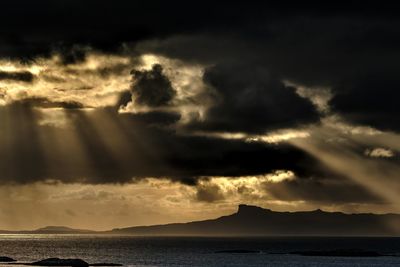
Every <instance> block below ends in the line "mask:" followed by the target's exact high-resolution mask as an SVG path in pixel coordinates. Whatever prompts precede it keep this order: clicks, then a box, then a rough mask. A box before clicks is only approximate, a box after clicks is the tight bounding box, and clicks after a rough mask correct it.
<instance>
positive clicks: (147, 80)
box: [131, 64, 176, 107]
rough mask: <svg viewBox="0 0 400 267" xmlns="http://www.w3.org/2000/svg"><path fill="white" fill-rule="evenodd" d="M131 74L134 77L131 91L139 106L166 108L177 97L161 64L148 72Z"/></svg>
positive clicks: (133, 71) (135, 71) (138, 71)
mask: <svg viewBox="0 0 400 267" xmlns="http://www.w3.org/2000/svg"><path fill="white" fill-rule="evenodd" d="M131 74H132V76H133V84H132V86H131V90H132V94H133V98H134V102H135V104H137V105H147V106H150V107H159V106H165V105H168V104H169V103H170V102H171V101H172V99H173V98H174V96H175V95H176V91H175V89H174V88H172V85H171V82H170V81H169V79H168V77H166V76H165V75H164V74H163V68H162V66H161V65H160V64H155V65H153V66H152V68H151V70H148V71H146V70H144V71H140V70H132V71H131Z"/></svg>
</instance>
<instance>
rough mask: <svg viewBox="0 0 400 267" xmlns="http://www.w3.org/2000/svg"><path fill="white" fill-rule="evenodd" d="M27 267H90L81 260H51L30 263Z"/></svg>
mask: <svg viewBox="0 0 400 267" xmlns="http://www.w3.org/2000/svg"><path fill="white" fill-rule="evenodd" d="M26 265H32V266H71V267H88V266H89V264H88V263H87V262H86V261H84V260H81V259H59V258H49V259H45V260H41V261H36V262H32V263H28V264H26Z"/></svg>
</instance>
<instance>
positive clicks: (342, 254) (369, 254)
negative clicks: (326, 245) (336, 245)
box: [289, 249, 386, 257]
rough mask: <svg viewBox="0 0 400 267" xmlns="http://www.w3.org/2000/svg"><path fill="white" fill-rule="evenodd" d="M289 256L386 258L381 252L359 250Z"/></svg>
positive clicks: (304, 252) (301, 252)
mask: <svg viewBox="0 0 400 267" xmlns="http://www.w3.org/2000/svg"><path fill="white" fill-rule="evenodd" d="M289 254H295V255H301V256H325V257H382V256H386V255H384V254H381V253H379V252H375V251H368V250H359V249H337V250H308V251H293V252H290V253H289Z"/></svg>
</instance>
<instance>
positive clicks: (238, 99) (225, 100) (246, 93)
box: [189, 63, 318, 133]
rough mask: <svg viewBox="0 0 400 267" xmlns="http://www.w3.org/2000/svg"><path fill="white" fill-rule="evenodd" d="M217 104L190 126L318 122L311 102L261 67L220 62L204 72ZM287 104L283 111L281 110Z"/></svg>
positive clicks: (248, 128)
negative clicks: (221, 63) (214, 93)
mask: <svg viewBox="0 0 400 267" xmlns="http://www.w3.org/2000/svg"><path fill="white" fill-rule="evenodd" d="M204 80H205V83H206V84H208V85H209V86H211V87H212V88H213V89H214V90H215V91H216V94H217V98H218V100H217V104H216V105H214V106H212V107H210V108H209V110H207V112H206V113H205V116H204V119H202V120H201V121H199V122H198V123H196V122H194V123H193V124H192V125H190V124H189V127H193V128H194V129H196V128H197V129H198V130H203V131H204V130H206V131H217V132H248V133H250V132H266V131H268V130H273V129H277V128H286V127H295V126H298V125H301V124H304V123H311V122H316V121H318V114H317V112H316V110H315V108H314V107H313V105H312V104H311V102H310V101H308V100H307V99H304V98H302V97H300V96H299V95H297V94H296V91H295V88H293V87H290V86H285V85H284V84H283V82H282V81H280V80H279V78H278V77H276V76H274V74H273V73H272V72H271V71H269V70H268V69H266V68H264V67H262V66H253V65H246V64H244V65H242V64H239V65H237V64H235V63H233V64H230V65H217V66H214V67H211V68H209V69H207V70H206V71H205V73H204ZM282 107H284V110H283V109H282Z"/></svg>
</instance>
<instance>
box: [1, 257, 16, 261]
mask: <svg viewBox="0 0 400 267" xmlns="http://www.w3.org/2000/svg"><path fill="white" fill-rule="evenodd" d="M14 261H16V260H14V259H13V258H10V257H5V256H0V262H14Z"/></svg>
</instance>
